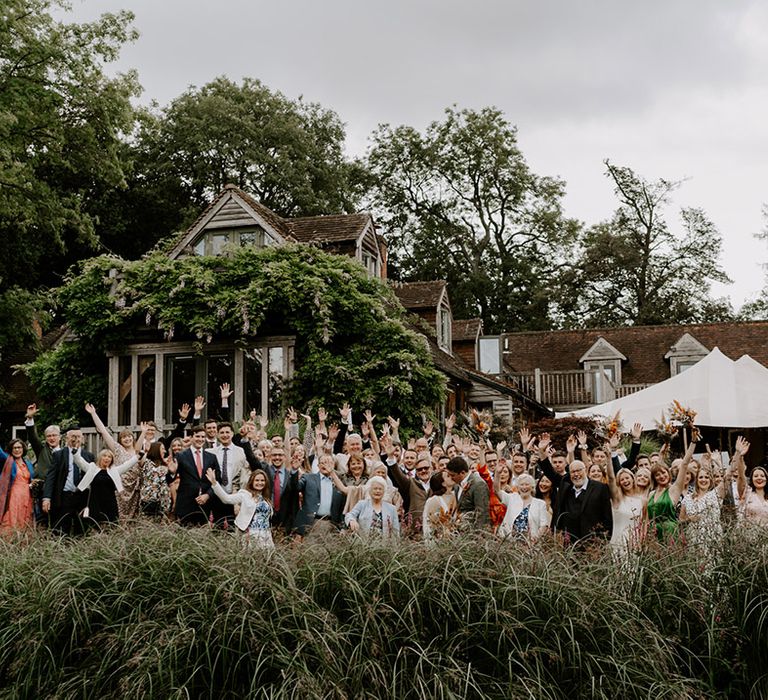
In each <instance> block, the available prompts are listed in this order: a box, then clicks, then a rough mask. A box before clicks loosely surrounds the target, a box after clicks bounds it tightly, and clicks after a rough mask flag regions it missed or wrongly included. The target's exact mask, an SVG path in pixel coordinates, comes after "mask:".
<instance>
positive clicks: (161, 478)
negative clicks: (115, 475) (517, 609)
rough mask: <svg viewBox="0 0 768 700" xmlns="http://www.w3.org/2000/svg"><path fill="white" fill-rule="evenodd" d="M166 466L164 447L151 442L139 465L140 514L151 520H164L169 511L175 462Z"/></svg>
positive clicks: (158, 443) (161, 444)
mask: <svg viewBox="0 0 768 700" xmlns="http://www.w3.org/2000/svg"><path fill="white" fill-rule="evenodd" d="M171 464H172V465H173V466H172V467H169V466H168V460H167V457H166V452H165V445H163V443H162V442H153V443H152V446H151V447H150V448H149V451H148V452H147V456H146V457H145V458H144V461H143V462H142V463H141V512H142V513H143V514H144V515H148V516H149V517H151V518H155V519H162V518H165V517H166V516H167V515H168V513H169V512H170V510H171V481H173V478H174V474H175V471H176V469H175V465H176V462H175V461H172V462H171Z"/></svg>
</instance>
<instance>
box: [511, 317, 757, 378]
mask: <svg viewBox="0 0 768 700" xmlns="http://www.w3.org/2000/svg"><path fill="white" fill-rule="evenodd" d="M684 333H689V334H690V335H691V336H693V338H694V339H695V340H697V341H698V342H699V343H701V344H702V345H704V346H705V347H708V348H714V347H716V346H717V347H719V348H720V350H721V351H722V352H723V353H724V354H725V355H727V356H728V357H730V358H731V359H732V360H737V359H738V358H739V357H741V356H742V355H744V354H748V355H750V356H751V357H753V358H754V359H755V360H757V361H758V362H760V363H762V364H763V365H768V321H744V322H738V323H735V322H734V323H701V324H692V325H686V326H680V325H669V326H629V327H625V328H586V329H577V330H567V331H532V332H526V333H507V334H505V335H504V339H505V351H504V360H505V363H506V364H508V365H510V366H511V367H512V368H513V369H514V371H516V372H527V371H533V370H534V369H535V368H537V367H538V368H539V369H541V370H543V371H553V370H564V369H581V365H580V364H579V358H581V357H582V355H583V354H584V353H585V352H586V351H587V350H589V349H590V347H591V346H592V345H594V343H595V342H596V341H597V340H598V338H600V337H601V336H602V337H603V338H604V339H605V340H606V341H608V342H609V343H610V344H611V345H613V346H615V347H618V348H621V350H622V352H623V353H624V354H625V355H626V356H627V362H626V363H624V365H623V367H622V383H624V384H644V383H656V382H660V381H663V380H664V379H668V378H669V361H668V360H665V359H664V356H665V355H666V354H667V353H668V352H669V350H670V348H672V346H673V345H675V343H677V341H678V340H679V339H680V337H681V336H682V335H683V334H684Z"/></svg>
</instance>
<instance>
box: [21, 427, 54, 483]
mask: <svg viewBox="0 0 768 700" xmlns="http://www.w3.org/2000/svg"><path fill="white" fill-rule="evenodd" d="M25 425H26V426H27V439H28V440H29V442H30V444H31V445H32V451H33V452H34V453H35V459H36V460H37V470H36V475H37V478H38V479H45V476H46V474H47V473H48V470H49V469H50V468H51V464H52V462H53V455H54V454H56V452H59V450H56V452H54V451H53V450H52V449H51V446H50V445H49V444H48V443H47V442H41V441H40V436H39V435H38V434H37V428H36V427H35V424H34V422H33V423H31V424H26V423H25Z"/></svg>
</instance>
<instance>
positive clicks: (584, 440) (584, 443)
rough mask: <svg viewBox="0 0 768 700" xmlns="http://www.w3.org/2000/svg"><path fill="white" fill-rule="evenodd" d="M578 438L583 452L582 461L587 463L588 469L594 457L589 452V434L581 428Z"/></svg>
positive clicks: (580, 449)
mask: <svg viewBox="0 0 768 700" xmlns="http://www.w3.org/2000/svg"><path fill="white" fill-rule="evenodd" d="M578 440H579V451H580V452H581V461H582V462H584V464H586V465H587V469H589V467H590V465H591V464H592V457H591V456H590V454H589V445H588V444H587V434H586V433H585V432H584V431H583V430H579V434H578Z"/></svg>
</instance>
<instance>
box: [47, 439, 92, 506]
mask: <svg viewBox="0 0 768 700" xmlns="http://www.w3.org/2000/svg"><path fill="white" fill-rule="evenodd" d="M69 452H70V448H69V447H66V446H64V447H62V448H61V449H60V450H58V451H57V452H54V453H53V459H52V461H51V466H50V468H49V469H48V473H47V474H46V475H45V485H44V486H43V498H48V499H50V501H51V508H52V509H53V510H54V511H55V510H56V509H57V508H59V506H61V494H62V493H64V484H66V483H67V474H68V473H69ZM80 456H81V457H82V458H83V460H84V461H86V462H95V461H96V457H94V456H93V455H92V454H91V453H90V452H88V451H87V450H84V449H82V448H80ZM72 468H73V472H74V473H73V476H74V481H75V486H77V485H78V484H79V483H80V479H81V478H82V477H83V476H84V472H82V471H81V470H80V468H79V467H78V466H77V464H73V466H72Z"/></svg>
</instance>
